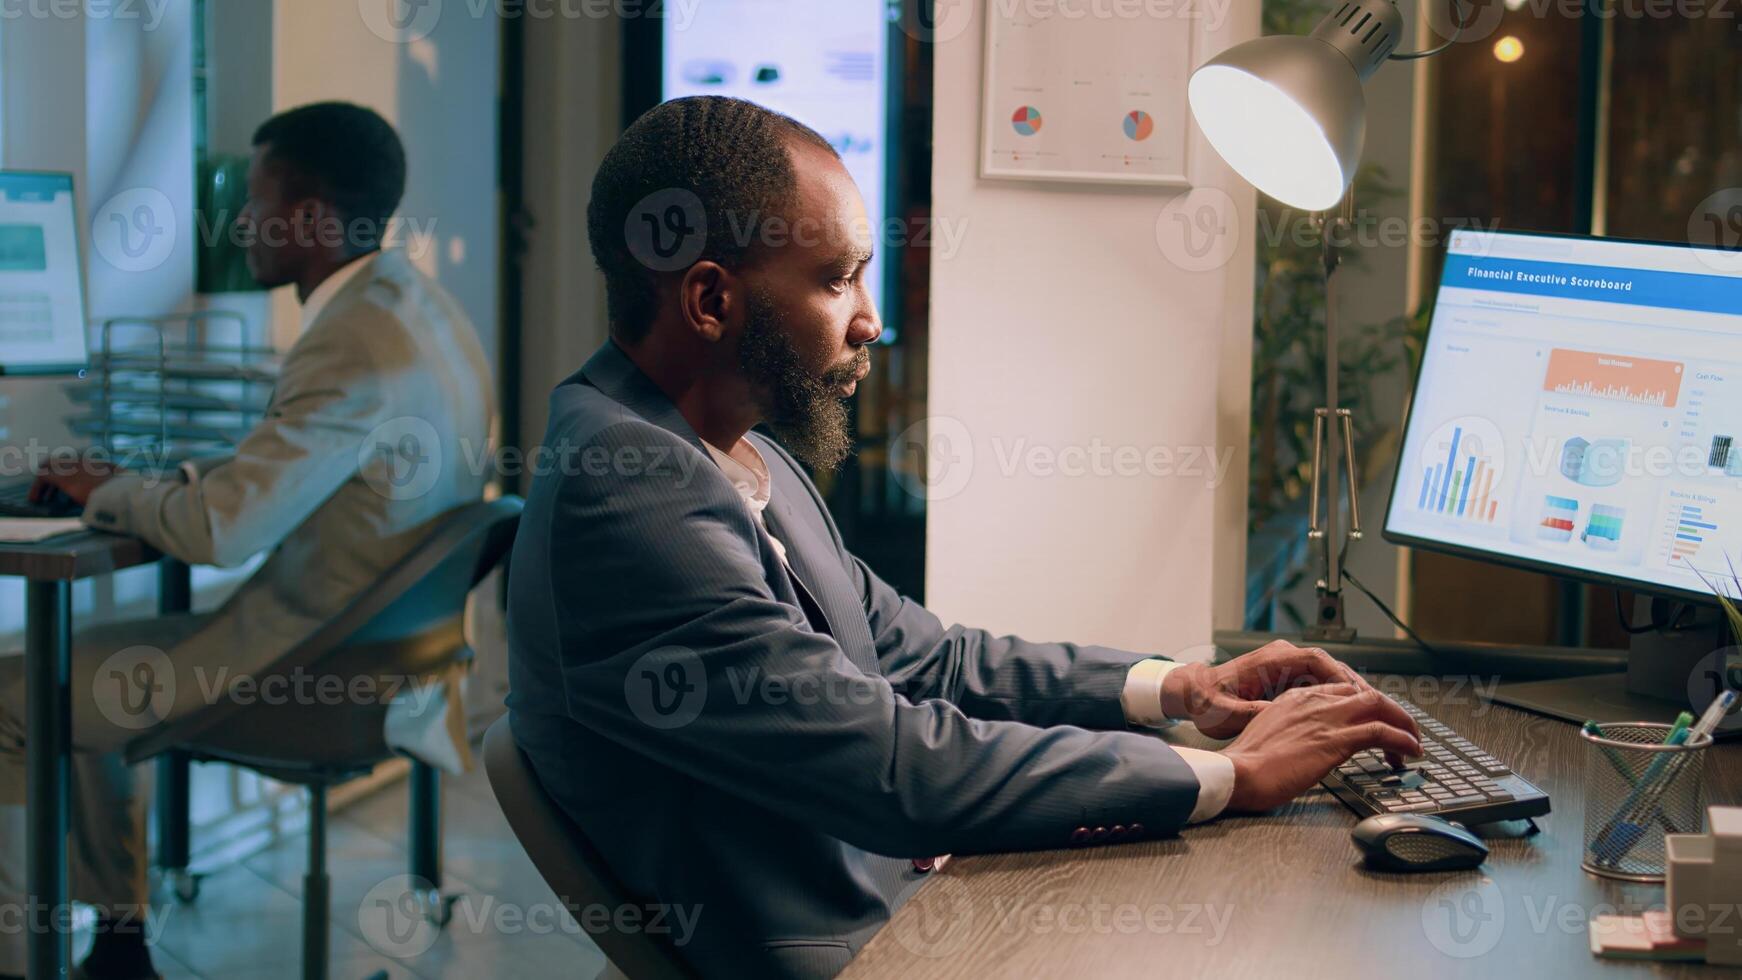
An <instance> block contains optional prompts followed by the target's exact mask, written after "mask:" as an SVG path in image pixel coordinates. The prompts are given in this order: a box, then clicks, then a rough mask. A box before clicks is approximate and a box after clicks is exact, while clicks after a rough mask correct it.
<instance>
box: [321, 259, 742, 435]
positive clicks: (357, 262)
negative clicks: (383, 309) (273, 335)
mask: <svg viewBox="0 0 1742 980" xmlns="http://www.w3.org/2000/svg"><path fill="white" fill-rule="evenodd" d="M380 254H381V253H380V252H370V253H369V254H368V255H359V256H357V257H356V258H354V259H352V260H351V261H349V262H347V263H345V264H344V265H342V266H339V267H338V268H337V269H334V270H333V271H332V272H331V273H330V274H329V275H328V276H327V277H326V278H325V279H322V280H321V284H320V285H319V286H316V287H315V288H314V291H313V292H311V293H309V294H308V301H307V302H305V303H303V304H302V328H303V330H304V331H307V330H308V328H309V327H310V326H312V325H313V324H314V322H315V321H316V320H318V319H320V315H321V314H322V313H324V312H326V309H327V304H328V303H331V302H332V301H333V297H334V296H337V295H339V290H341V289H344V288H345V283H348V282H350V281H351V280H352V279H355V278H357V274H358V273H359V272H362V271H363V270H364V269H367V268H369V267H370V266H371V265H373V264H374V263H375V259H376V257H377V256H379V255H380ZM751 448H753V449H754V448H755V447H754V446H752V447H751Z"/></svg>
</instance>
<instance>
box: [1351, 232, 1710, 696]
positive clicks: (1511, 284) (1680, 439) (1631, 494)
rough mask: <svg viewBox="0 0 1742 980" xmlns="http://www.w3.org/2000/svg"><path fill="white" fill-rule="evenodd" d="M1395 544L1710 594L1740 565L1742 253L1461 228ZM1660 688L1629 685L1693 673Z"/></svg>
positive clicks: (1405, 449) (1415, 408) (1430, 356)
mask: <svg viewBox="0 0 1742 980" xmlns="http://www.w3.org/2000/svg"><path fill="white" fill-rule="evenodd" d="M1385 537H1386V538H1387V539H1388V540H1390V541H1393V542H1396V543H1399V544H1406V545H1410V546H1412V547H1419V548H1427V549H1431V550H1435V551H1443V552H1449V553H1452V554H1457V555H1462V556H1464V557H1469V558H1477V559H1481V560H1485V561H1492V562H1498V563H1501V564H1506V565H1515V566H1519V567H1524V568H1531V569H1536V570H1540V571H1545V572H1550V573H1553V574H1556V575H1561V576H1565V577H1568V578H1574V579H1580V580H1584V581H1590V582H1600V583H1605V584H1609V585H1614V586H1618V587H1621V588H1625V589H1629V590H1633V591H1636V592H1646V593H1652V594H1656V595H1660V596H1670V597H1676V598H1681V599H1687V600H1693V601H1696V602H1711V601H1712V596H1711V592H1710V590H1709V589H1708V588H1707V585H1706V582H1705V581H1702V578H1701V576H1702V574H1703V575H1704V576H1705V578H1706V579H1708V580H1710V581H1711V582H1713V583H1714V584H1717V583H1721V582H1727V581H1729V580H1730V577H1731V576H1730V566H1729V562H1728V560H1727V559H1729V558H1734V559H1737V560H1738V561H1739V562H1742V253H1736V252H1728V251H1723V250H1717V249H1706V248H1698V247H1691V246H1682V245H1669V244H1661V243H1650V242H1633V241H1622V240H1615V239H1602V238H1586V237H1569V236H1552V235H1538V234H1521V233H1510V232H1506V233H1502V232H1479V231H1467V230H1459V231H1456V232H1454V233H1453V234H1452V236H1451V239H1450V243H1449V247H1448V250H1447V254H1446V261H1445V268H1444V272H1443V274H1442V276H1441V280H1440V290H1439V298H1438V301H1437V302H1436V303H1435V305H1434V312H1433V319H1432V322H1431V323H1430V325H1429V327H1428V334H1427V339H1426V342H1425V345H1424V348H1423V353H1422V361H1421V365H1420V373H1419V375H1418V377H1417V380H1416V386H1415V394H1414V397H1413V398H1412V399H1411V402H1410V410H1409V418H1408V422H1407V423H1406V425H1405V430H1404V437H1403V445H1402V450H1401V454H1400V456H1399V459H1398V466H1397V476H1396V481H1395V483H1394V485H1393V487H1392V493H1391V501H1390V506H1389V508H1388V510H1387V513H1386V519H1385ZM1732 591H1734V587H1733V586H1732ZM1711 649H1712V647H1711V646H1709V645H1708V646H1707V647H1706V650H1705V651H1704V652H1709V651H1710V650H1711ZM1636 666H1639V667H1640V668H1641V670H1640V671H1639V673H1641V674H1642V675H1643V673H1645V670H1646V669H1647V668H1649V666H1650V665H1636ZM1664 666H1667V665H1664ZM1633 671H1634V668H1633V667H1630V673H1632V672H1633ZM1678 671H1679V676H1678ZM1611 680H1613V678H1611ZM1661 681H1662V683H1661V684H1658V685H1655V686H1654V685H1650V684H1645V683H1643V681H1642V677H1635V678H1633V682H1632V683H1631V688H1632V690H1631V694H1633V695H1639V694H1643V693H1646V688H1648V687H1654V689H1653V690H1652V691H1651V692H1650V693H1652V694H1655V695H1656V696H1658V697H1660V698H1666V699H1670V700H1674V699H1673V698H1670V697H1669V696H1670V693H1671V692H1670V688H1669V687H1667V686H1665V685H1679V686H1680V687H1681V689H1682V691H1683V692H1684V693H1685V692H1686V690H1687V686H1688V675H1687V673H1686V668H1685V666H1678V667H1675V668H1670V669H1669V672H1668V676H1665V677H1664V678H1661ZM1680 700H1683V701H1685V700H1686V697H1685V696H1684V697H1683V698H1681V699H1680ZM1632 706H1633V707H1637V705H1632ZM1534 707H1539V708H1540V706H1534ZM1584 707H1589V705H1586V706H1584ZM1612 707H1613V705H1612ZM1541 710H1547V709H1541ZM1579 710H1583V708H1580V709H1579ZM1569 712H1572V713H1576V711H1574V710H1573V707H1569V708H1568V711H1553V712H1551V713H1555V714H1560V715H1562V716H1569ZM1672 714H1673V712H1672ZM1595 717H1603V716H1601V715H1598V716H1595Z"/></svg>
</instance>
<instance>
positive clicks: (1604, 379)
mask: <svg viewBox="0 0 1742 980" xmlns="http://www.w3.org/2000/svg"><path fill="white" fill-rule="evenodd" d="M1681 385H1682V366H1681V363H1680V362H1678V361H1659V360H1654V359H1652V358H1649V357H1630V356H1624V355H1621V354H1598V353H1596V352H1593V351H1582V350H1568V349H1566V348H1561V347H1557V348H1555V349H1554V350H1552V351H1550V352H1549V355H1548V377H1547V378H1545V379H1544V380H1543V383H1542V387H1543V390H1544V391H1552V392H1556V393H1558V394H1563V395H1590V396H1592V397H1596V398H1613V399H1617V400H1619V401H1629V402H1639V403H1641V404H1645V405H1662V406H1663V407H1664V408H1674V407H1675V403H1676V397H1677V396H1678V395H1680V394H1681Z"/></svg>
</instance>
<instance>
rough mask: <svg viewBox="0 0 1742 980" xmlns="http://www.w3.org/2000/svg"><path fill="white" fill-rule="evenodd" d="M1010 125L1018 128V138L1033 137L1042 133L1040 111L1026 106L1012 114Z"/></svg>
mask: <svg viewBox="0 0 1742 980" xmlns="http://www.w3.org/2000/svg"><path fill="white" fill-rule="evenodd" d="M1010 125H1012V126H1014V127H1016V135H1018V136H1033V135H1034V134H1035V133H1038V132H1040V110H1039V109H1036V108H1035V107H1034V106H1031V105H1025V106H1023V107H1022V108H1020V109H1018V110H1016V112H1014V113H1013V114H1011V116H1010Z"/></svg>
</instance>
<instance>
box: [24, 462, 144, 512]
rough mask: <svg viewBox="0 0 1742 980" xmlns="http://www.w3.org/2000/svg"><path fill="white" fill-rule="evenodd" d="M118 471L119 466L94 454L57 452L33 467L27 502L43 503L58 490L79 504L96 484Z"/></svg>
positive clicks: (81, 505)
mask: <svg viewBox="0 0 1742 980" xmlns="http://www.w3.org/2000/svg"><path fill="white" fill-rule="evenodd" d="M121 471H122V470H121V467H119V466H116V465H115V464H114V463H111V462H109V461H108V460H106V459H103V458H101V457H100V456H98V455H93V454H83V455H72V454H65V455H58V456H55V457H53V458H51V459H49V460H48V461H46V462H44V463H43V464H42V465H41V466H39V467H38V468H37V470H36V482H35V483H33V484H32V485H31V487H30V501H31V503H46V502H48V501H49V499H50V498H52V497H53V496H54V494H55V491H57V490H58V491H59V492H61V493H64V494H66V495H67V496H68V497H71V498H72V499H73V502H74V503H77V504H78V505H79V506H80V507H83V506H84V505H85V503H86V502H87V501H89V500H90V499H91V494H92V493H93V492H95V491H96V489H97V488H98V487H100V486H102V485H103V484H104V483H106V482H108V480H109V478H110V477H113V476H114V475H115V474H117V473H120V472H121Z"/></svg>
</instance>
